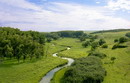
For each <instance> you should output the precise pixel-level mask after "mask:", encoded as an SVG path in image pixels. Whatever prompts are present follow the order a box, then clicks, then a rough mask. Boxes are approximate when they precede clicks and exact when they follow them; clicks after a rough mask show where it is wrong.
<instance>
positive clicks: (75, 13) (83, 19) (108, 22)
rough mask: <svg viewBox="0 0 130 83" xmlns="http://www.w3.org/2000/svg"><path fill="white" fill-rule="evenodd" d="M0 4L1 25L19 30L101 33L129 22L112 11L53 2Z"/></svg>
mask: <svg viewBox="0 0 130 83" xmlns="http://www.w3.org/2000/svg"><path fill="white" fill-rule="evenodd" d="M14 1H16V0H14ZM19 1H20V2H19ZM0 3H2V4H6V5H1V6H0V11H1V12H0V19H1V21H0V22H1V23H3V25H4V26H12V27H19V28H20V29H22V30H29V29H32V30H36V31H57V30H101V29H116V28H129V25H130V24H129V23H130V21H128V20H125V19H123V18H117V17H113V12H111V11H109V10H107V9H106V8H101V7H89V6H82V5H79V4H68V3H57V2H55V3H54V2H53V3H48V5H46V7H45V6H44V5H43V7H41V6H37V5H35V4H32V3H30V2H27V1H25V0H18V1H16V2H12V1H10V0H5V1H0ZM16 3H17V4H16ZM20 3H22V4H20ZM7 4H8V5H7ZM22 5H23V6H24V7H23V6H22ZM14 6H15V8H14ZM4 7H6V9H3V8H4ZM20 8H22V9H20ZM28 9H31V10H34V11H28ZM108 13H109V14H108Z"/></svg>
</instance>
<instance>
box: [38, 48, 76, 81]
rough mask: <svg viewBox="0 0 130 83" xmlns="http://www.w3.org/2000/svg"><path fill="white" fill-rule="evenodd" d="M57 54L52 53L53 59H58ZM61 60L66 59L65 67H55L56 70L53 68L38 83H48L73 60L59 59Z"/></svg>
mask: <svg viewBox="0 0 130 83" xmlns="http://www.w3.org/2000/svg"><path fill="white" fill-rule="evenodd" d="M69 49H70V48H69V47H68V48H67V50H69ZM57 54H58V53H54V54H53V55H52V56H53V57H59V56H57ZM60 58H61V59H66V60H68V63H67V64H66V65H63V66H60V67H57V68H54V69H53V70H51V71H50V72H48V73H47V74H46V75H45V76H44V77H43V78H42V80H41V81H40V83H50V81H51V79H52V78H53V76H54V74H55V73H56V72H57V71H59V70H60V69H62V68H64V67H67V66H70V65H71V64H72V63H73V62H74V59H72V58H67V57H60Z"/></svg>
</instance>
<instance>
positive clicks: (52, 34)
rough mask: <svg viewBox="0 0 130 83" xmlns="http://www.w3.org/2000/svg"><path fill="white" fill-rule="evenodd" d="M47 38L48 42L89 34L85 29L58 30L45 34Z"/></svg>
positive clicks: (84, 36)
mask: <svg viewBox="0 0 130 83" xmlns="http://www.w3.org/2000/svg"><path fill="white" fill-rule="evenodd" d="M45 36H46V38H47V42H51V41H52V40H57V39H59V38H64V37H68V38H87V37H89V35H88V34H86V33H84V32H83V31H58V32H50V33H46V34H45Z"/></svg>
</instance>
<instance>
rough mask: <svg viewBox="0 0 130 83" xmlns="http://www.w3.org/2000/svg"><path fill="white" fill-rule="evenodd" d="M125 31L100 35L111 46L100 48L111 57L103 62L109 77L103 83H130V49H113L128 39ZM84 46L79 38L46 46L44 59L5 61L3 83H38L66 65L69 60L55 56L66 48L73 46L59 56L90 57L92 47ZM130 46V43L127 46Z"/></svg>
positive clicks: (0, 71) (0, 68)
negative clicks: (89, 52)
mask: <svg viewBox="0 0 130 83" xmlns="http://www.w3.org/2000/svg"><path fill="white" fill-rule="evenodd" d="M126 32H127V31H125V32H115V33H113V32H107V33H98V34H97V35H99V37H100V38H104V39H105V40H106V42H107V44H108V46H109V47H108V48H107V49H103V48H100V47H99V48H98V49H97V51H100V52H103V53H105V54H106V55H107V57H106V58H104V59H102V61H103V63H104V64H103V67H104V68H105V69H106V70H107V76H106V77H105V79H104V82H103V83H129V82H130V78H129V77H130V71H129V70H130V47H127V48H118V49H115V50H112V49H111V48H112V46H113V45H114V44H115V43H114V39H118V38H120V37H122V36H125V33H126ZM81 44H82V43H81V42H80V41H79V40H78V39H75V38H62V39H59V40H55V41H52V42H51V43H47V44H46V49H48V51H47V50H46V51H45V53H47V57H45V56H44V57H43V58H42V59H40V60H33V61H31V62H30V61H26V62H25V63H22V62H21V63H19V64H18V62H17V60H12V61H8V60H7V61H5V62H4V63H2V64H0V83H38V82H39V80H40V79H41V78H42V77H43V76H44V75H45V74H46V73H47V72H49V71H50V70H51V69H53V68H55V67H57V66H59V65H61V64H65V63H66V62H67V61H66V60H62V59H60V58H54V57H52V56H51V55H52V54H53V53H56V52H59V51H60V50H64V49H66V46H69V47H71V49H70V50H66V51H63V52H60V53H59V56H65V57H71V58H74V59H76V58H81V57H86V56H87V55H88V51H89V50H90V47H88V48H83V47H82V45H81ZM125 44H126V45H130V42H127V43H125ZM111 57H116V60H115V61H114V63H112V61H111V60H110V59H111ZM66 69H67V68H63V69H61V70H60V71H58V72H57V73H56V74H55V76H54V78H53V81H52V83H60V79H61V78H62V76H63V75H64V72H65V71H66Z"/></svg>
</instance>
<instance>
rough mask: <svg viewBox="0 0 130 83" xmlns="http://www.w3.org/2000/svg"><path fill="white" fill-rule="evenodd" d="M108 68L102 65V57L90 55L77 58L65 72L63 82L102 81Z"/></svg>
mask: <svg viewBox="0 0 130 83" xmlns="http://www.w3.org/2000/svg"><path fill="white" fill-rule="evenodd" d="M105 76H106V70H105V69H104V68H103V67H102V62H101V60H100V58H98V57H96V56H88V57H86V58H80V59H76V60H75V62H74V63H73V64H72V66H71V67H69V68H68V70H67V71H66V72H65V74H64V77H63V79H62V80H61V81H62V83H102V82H103V80H104V77H105Z"/></svg>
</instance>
